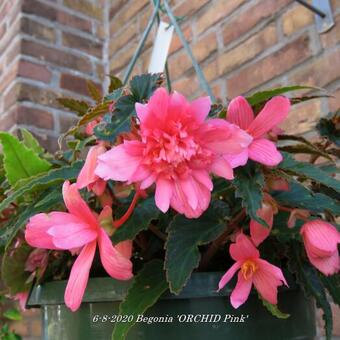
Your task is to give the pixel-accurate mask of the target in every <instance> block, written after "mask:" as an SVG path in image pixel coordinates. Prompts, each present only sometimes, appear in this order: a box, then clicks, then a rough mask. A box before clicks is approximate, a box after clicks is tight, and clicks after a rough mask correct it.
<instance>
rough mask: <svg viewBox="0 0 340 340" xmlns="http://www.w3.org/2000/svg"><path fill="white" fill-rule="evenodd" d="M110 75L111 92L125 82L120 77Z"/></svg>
mask: <svg viewBox="0 0 340 340" xmlns="http://www.w3.org/2000/svg"><path fill="white" fill-rule="evenodd" d="M109 77H110V85H109V93H111V92H113V91H114V90H117V89H119V88H120V87H122V86H123V83H122V81H121V80H120V79H119V78H117V77H115V76H112V75H110V76H109Z"/></svg>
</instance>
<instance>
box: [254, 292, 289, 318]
mask: <svg viewBox="0 0 340 340" xmlns="http://www.w3.org/2000/svg"><path fill="white" fill-rule="evenodd" d="M259 299H260V300H261V301H262V303H263V306H265V307H266V308H267V310H268V312H270V313H271V314H272V315H273V316H276V317H277V318H278V319H288V318H289V317H290V314H287V313H282V312H281V311H280V310H279V307H278V306H277V305H272V304H271V303H269V302H268V301H267V300H264V299H262V297H261V296H260V295H259Z"/></svg>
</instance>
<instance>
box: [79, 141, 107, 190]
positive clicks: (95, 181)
mask: <svg viewBox="0 0 340 340" xmlns="http://www.w3.org/2000/svg"><path fill="white" fill-rule="evenodd" d="M105 152H106V148H105V146H103V145H101V144H98V145H95V146H92V147H91V148H90V149H89V152H88V153H87V156H86V160H85V164H84V166H83V167H82V169H81V170H80V173H79V175H78V178H77V188H78V189H83V188H85V187H87V189H88V190H89V191H93V192H94V193H95V194H96V195H97V196H100V195H102V194H103V193H104V191H105V188H106V182H105V181H104V180H102V179H101V178H100V177H99V176H97V175H96V174H95V173H94V171H95V169H96V166H97V161H98V156H100V155H102V154H103V153H105Z"/></svg>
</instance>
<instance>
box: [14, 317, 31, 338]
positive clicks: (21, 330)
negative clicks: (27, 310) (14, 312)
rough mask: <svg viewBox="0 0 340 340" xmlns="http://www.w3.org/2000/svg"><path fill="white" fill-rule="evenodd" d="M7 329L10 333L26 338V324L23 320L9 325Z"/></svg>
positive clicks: (27, 333)
mask: <svg viewBox="0 0 340 340" xmlns="http://www.w3.org/2000/svg"><path fill="white" fill-rule="evenodd" d="M9 329H10V330H11V331H12V332H15V333H17V334H20V335H21V336H28V335H29V332H28V323H27V322H26V321H25V320H22V321H13V322H11V323H10V325H9Z"/></svg>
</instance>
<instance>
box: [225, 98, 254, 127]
mask: <svg viewBox="0 0 340 340" xmlns="http://www.w3.org/2000/svg"><path fill="white" fill-rule="evenodd" d="M227 120H228V121H229V122H230V123H233V124H235V125H238V126H239V127H240V128H241V129H243V130H246V129H248V127H249V125H250V124H251V122H252V121H253V120H254V113H253V109H252V108H251V106H250V105H249V103H248V102H247V100H246V99H245V98H244V97H242V96H239V97H236V98H234V99H233V100H232V101H231V102H230V104H229V105H228V110H227Z"/></svg>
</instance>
